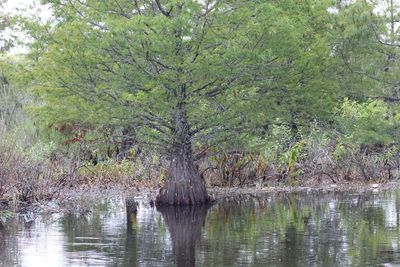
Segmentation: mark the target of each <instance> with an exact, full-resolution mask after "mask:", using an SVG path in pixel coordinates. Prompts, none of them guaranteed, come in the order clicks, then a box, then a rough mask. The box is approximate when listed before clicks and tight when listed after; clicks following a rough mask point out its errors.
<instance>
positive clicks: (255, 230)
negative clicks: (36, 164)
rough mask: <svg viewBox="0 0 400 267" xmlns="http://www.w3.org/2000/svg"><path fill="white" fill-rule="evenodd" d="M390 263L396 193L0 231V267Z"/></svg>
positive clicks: (399, 260)
mask: <svg viewBox="0 0 400 267" xmlns="http://www.w3.org/2000/svg"><path fill="white" fill-rule="evenodd" d="M195 265H196V266H396V265H397V266H400V191H386V192H379V193H367V194H358V193H295V194H283V193H280V194H267V195H246V196H242V197H240V198H235V199H230V200H225V201H223V202H220V203H217V204H216V205H214V206H213V207H211V208H209V209H207V208H195V209H190V208H186V209H173V208H168V209H166V208H165V209H162V210H159V211H158V210H157V209H156V208H153V207H150V206H149V205H147V204H146V203H140V206H139V209H138V212H137V214H136V216H135V215H132V214H126V210H125V207H124V201H123V200H118V199H112V200H109V201H103V202H102V203H101V204H100V205H97V206H96V207H93V209H92V212H90V213H89V214H86V215H76V214H66V215H62V216H58V217H54V216H53V217H51V218H43V219H40V220H38V221H37V222H35V223H34V224H32V225H24V224H22V223H14V224H11V223H9V224H8V225H7V226H6V227H3V228H0V266H7V267H8V266H29V267H36V266H37V267H39V266H40V267H42V266H44V267H46V266H195Z"/></svg>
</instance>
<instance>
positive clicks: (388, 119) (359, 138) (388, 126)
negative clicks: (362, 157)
mask: <svg viewBox="0 0 400 267" xmlns="http://www.w3.org/2000/svg"><path fill="white" fill-rule="evenodd" d="M399 121H400V116H399V115H398V114H397V113H396V112H395V111H393V110H391V108H390V107H389V106H388V105H387V104H385V103H383V102H382V101H371V102H366V103H357V102H354V101H350V100H348V99H345V101H344V102H343V105H342V108H341V110H340V117H338V122H339V125H340V129H341V130H342V131H343V135H344V140H345V142H346V143H349V144H352V145H363V144H364V145H388V144H391V143H393V142H397V141H396V139H397V136H398V130H399V128H398V124H399Z"/></svg>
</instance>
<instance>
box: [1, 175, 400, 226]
mask: <svg viewBox="0 0 400 267" xmlns="http://www.w3.org/2000/svg"><path fill="white" fill-rule="evenodd" d="M159 189H160V187H146V186H136V187H134V188H128V187H124V186H122V185H118V184H115V185H111V186H108V187H107V188H101V187H98V186H96V187H90V188H85V187H83V188H79V189H77V188H68V189H65V190H63V192H62V193H61V194H60V195H59V196H58V197H55V198H54V199H52V200H49V201H41V202H37V203H31V204H26V203H22V204H21V205H20V206H19V207H18V208H15V206H14V207H13V206H11V205H9V206H7V205H3V206H0V219H1V215H2V213H5V214H8V215H9V214H10V212H11V213H12V214H13V216H21V215H24V214H35V216H33V219H32V220H34V219H35V218H36V217H37V216H40V215H46V214H58V213H65V212H77V213H85V212H90V210H91V208H93V207H94V206H96V205H98V204H100V203H101V201H104V200H105V199H117V198H119V199H128V198H133V199H134V200H135V201H138V202H142V203H145V204H146V205H147V204H149V205H152V204H151V203H152V202H154V200H155V198H156V196H157V194H158V191H159ZM398 189H400V180H396V181H387V182H383V183H376V182H375V183H373V182H371V183H362V182H348V183H342V184H339V185H337V184H321V185H315V184H314V185H309V186H286V185H278V186H276V185H275V186H264V187H220V186H208V187H207V192H208V194H209V196H210V197H211V199H212V202H213V203H214V204H216V203H218V202H219V201H224V200H229V199H231V198H235V197H240V196H243V195H254V196H256V195H263V194H281V193H283V194H292V193H303V192H307V193H315V192H320V193H327V194H328V193H335V192H337V193H341V192H342V193H359V194H365V193H380V192H383V191H387V190H398ZM82 203H84V204H83V205H82ZM0 222H1V220H0Z"/></svg>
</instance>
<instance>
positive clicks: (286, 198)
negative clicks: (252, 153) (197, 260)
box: [200, 192, 400, 266]
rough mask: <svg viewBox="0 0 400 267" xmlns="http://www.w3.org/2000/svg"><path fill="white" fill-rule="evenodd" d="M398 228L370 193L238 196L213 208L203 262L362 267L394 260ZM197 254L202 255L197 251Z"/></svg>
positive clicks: (396, 258) (398, 201) (398, 203)
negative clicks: (391, 224)
mask: <svg viewBox="0 0 400 267" xmlns="http://www.w3.org/2000/svg"><path fill="white" fill-rule="evenodd" d="M392 197H395V199H394V202H395V203H396V215H397V224H396V225H397V226H396V228H395V229H392V228H388V227H387V224H388V222H387V217H388V214H387V213H388V211H387V208H386V209H385V207H386V206H387V205H385V204H387V203H378V204H374V203H375V202H374V201H377V200H376V199H375V197H374V195H373V194H369V195H368V194H367V195H363V196H362V197H360V196H358V195H357V194H347V195H344V194H318V193H317V194H315V193H313V194H292V195H286V194H282V195H276V196H275V197H256V198H253V197H242V198H240V199H236V200H233V201H229V202H227V203H223V204H221V205H217V206H216V207H214V208H213V209H212V210H211V211H210V213H209V215H208V220H207V222H206V226H205V240H203V241H202V246H203V249H206V250H207V251H210V252H209V253H208V254H207V257H203V263H204V265H210V264H212V265H214V266H215V265H218V266H222V265H226V264H227V265H235V264H238V263H240V262H242V263H244V264H251V265H265V264H273V265H275V266H295V265H297V266H343V265H352V266H364V265H376V264H379V263H383V262H385V260H387V261H386V262H398V261H399V255H398V253H397V248H396V247H394V246H393V244H395V246H399V244H400V243H399V237H398V236H399V234H400V232H399V226H398V225H399V224H398V220H399V219H398V218H399V215H398V214H399V212H400V210H399V207H400V193H399V192H396V193H395V195H393V194H389V195H387V196H384V197H380V199H381V201H382V199H383V201H387V200H388V198H392ZM200 257H201V255H200Z"/></svg>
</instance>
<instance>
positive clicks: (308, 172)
mask: <svg viewBox="0 0 400 267" xmlns="http://www.w3.org/2000/svg"><path fill="white" fill-rule="evenodd" d="M42 4H46V5H47V6H49V7H50V8H51V10H52V11H53V17H52V19H51V20H50V21H47V22H44V21H43V20H41V19H40V18H35V17H33V18H32V17H30V18H26V17H12V18H9V17H6V16H3V17H4V18H5V19H3V20H1V24H2V25H4V27H6V26H10V25H11V27H13V28H14V29H17V28H18V29H19V30H22V31H23V32H24V33H25V34H26V35H27V36H29V37H30V38H24V39H22V40H13V41H14V42H11V41H10V40H4V41H2V42H1V43H2V44H3V48H4V49H3V50H5V51H6V50H7V49H8V48H9V47H10V46H12V44H14V45H16V44H19V43H21V42H24V43H25V46H26V47H27V48H28V51H29V52H28V53H27V54H24V55H18V56H15V55H13V56H11V55H10V54H8V53H6V52H4V54H3V56H2V58H1V60H0V64H1V70H0V71H1V73H0V75H1V79H0V83H1V85H0V166H1V168H0V201H2V198H3V199H4V200H7V199H14V200H15V199H18V200H20V201H27V200H32V198H37V197H38V196H37V195H35V196H34V197H30V195H29V194H31V193H32V192H34V191H35V190H37V191H40V194H39V195H40V197H39V198H41V199H43V198H49V197H51V195H52V194H54V192H53V191H52V190H50V189H49V188H54V187H56V188H60V187H62V186H65V185H68V186H79V185H85V184H92V183H95V182H99V183H101V184H103V185H104V184H105V183H123V184H126V185H128V186H132V185H133V184H135V183H136V182H137V181H141V182H142V183H150V181H151V184H154V183H156V184H157V183H160V182H162V181H165V185H164V186H163V188H162V189H161V191H160V194H159V197H158V198H157V201H158V202H159V203H163V204H179V205H186V204H198V203H203V202H207V201H208V199H209V198H208V196H207V192H206V185H228V186H252V185H260V186H263V185H268V184H275V183H279V182H281V183H286V184H290V185H301V184H306V183H308V182H310V181H313V182H315V181H321V180H326V181H329V182H330V183H332V182H333V183H339V182H344V181H351V180H361V181H370V180H382V179H385V180H386V179H397V178H399V176H400V172H399V170H400V169H399V168H400V161H399V156H398V155H399V152H400V145H399V143H398V141H397V140H398V135H399V133H400V132H399V122H400V114H399V111H400V109H399V105H398V102H399V101H400V98H399V77H398V76H399V75H400V72H399V67H400V64H399V63H400V62H399V55H400V50H399V45H400V43H399V33H398V25H397V24H398V21H399V18H400V17H399V15H400V7H399V6H397V4H396V2H395V1H393V0H385V1H367V0H356V1H340V0H337V1H334V0H302V1H296V0H281V1H254V0H240V1H236V0H229V1H228V0H226V1H223V0H206V1H195V0H193V1H191V0H186V1H178V0H163V1H161V0H160V1H158V0H157V1H150V0H148V1H147V0H137V1H131V0H118V1H98V0H87V1H78V0H76V1H75V0H70V1H64V0H46V1H42ZM3 15H4V14H3ZM4 27H3V28H4ZM0 29H1V27H0ZM1 40H3V38H0V41H1ZM27 173H28V174H29V175H27ZM49 185H51V186H49ZM21 188H24V190H26V192H25V193H23V194H22V193H21ZM12 192H18V193H15V194H14V193H12Z"/></svg>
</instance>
